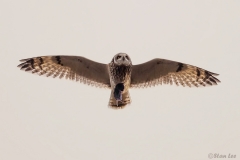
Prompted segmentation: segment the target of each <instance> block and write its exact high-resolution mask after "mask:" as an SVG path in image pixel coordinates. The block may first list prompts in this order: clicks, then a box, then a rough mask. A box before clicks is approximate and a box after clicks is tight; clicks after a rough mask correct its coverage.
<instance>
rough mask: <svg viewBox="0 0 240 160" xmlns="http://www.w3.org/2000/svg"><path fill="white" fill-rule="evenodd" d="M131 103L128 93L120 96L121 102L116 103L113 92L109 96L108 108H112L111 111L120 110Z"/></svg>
mask: <svg viewBox="0 0 240 160" xmlns="http://www.w3.org/2000/svg"><path fill="white" fill-rule="evenodd" d="M130 103H131V98H130V94H129V91H128V90H127V91H125V92H123V94H122V100H121V101H117V100H116V99H115V97H114V91H112V92H111V96H110V100H109V103H108V106H109V107H111V108H113V109H122V108H124V107H125V106H126V105H127V104H130Z"/></svg>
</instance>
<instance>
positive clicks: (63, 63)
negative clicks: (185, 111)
mask: <svg viewBox="0 0 240 160" xmlns="http://www.w3.org/2000/svg"><path fill="white" fill-rule="evenodd" d="M20 61H21V62H22V63H21V64H19V65H18V67H20V68H21V70H25V71H28V72H31V73H36V74H39V75H46V76H47V77H48V76H51V77H54V78H55V77H59V78H63V77H65V78H66V79H70V80H75V81H80V82H82V83H84V84H88V85H93V86H97V87H105V88H110V89H111V95H110V100H109V106H110V107H113V108H122V107H124V106H126V105H127V104H129V103H131V99H130V94H129V88H133V87H149V86H155V85H158V84H173V83H175V84H176V85H179V84H180V85H182V86H189V87H192V86H195V87H199V86H207V85H210V86H211V85H216V84H217V83H219V82H220V81H219V80H218V79H217V78H216V77H214V76H217V75H218V74H216V73H212V72H209V71H207V70H204V69H202V68H199V67H196V66H192V65H188V64H184V63H180V62H176V61H170V60H166V59H159V58H156V59H153V60H151V61H148V62H146V63H142V64H139V65H132V62H131V59H130V57H129V56H128V55H127V54H125V53H118V54H117V55H115V56H114V57H113V59H112V61H111V62H110V63H109V64H102V63H98V62H94V61H91V60H89V59H87V58H84V57H80V56H41V57H34V58H29V59H23V60H20ZM119 83H123V84H124V90H123V91H122V92H121V93H122V96H121V97H122V101H117V100H116V98H115V97H114V88H115V86H116V85H117V84H119Z"/></svg>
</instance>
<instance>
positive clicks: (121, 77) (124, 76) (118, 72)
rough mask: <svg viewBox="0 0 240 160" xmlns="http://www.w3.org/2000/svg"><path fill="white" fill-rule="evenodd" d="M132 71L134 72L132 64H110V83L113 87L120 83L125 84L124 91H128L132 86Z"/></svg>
mask: <svg viewBox="0 0 240 160" xmlns="http://www.w3.org/2000/svg"><path fill="white" fill-rule="evenodd" d="M131 73H132V66H124V65H121V66H117V65H114V64H111V63H110V64H109V77H110V84H111V88H112V89H113V88H115V86H116V85H117V84H119V83H123V84H124V87H125V89H124V91H127V90H128V88H129V87H130V83H131Z"/></svg>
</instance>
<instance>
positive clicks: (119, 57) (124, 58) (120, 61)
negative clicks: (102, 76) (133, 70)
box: [113, 53, 132, 66]
mask: <svg viewBox="0 0 240 160" xmlns="http://www.w3.org/2000/svg"><path fill="white" fill-rule="evenodd" d="M113 62H114V64H116V65H118V66H121V65H124V66H130V65H132V61H131V59H130V57H129V56H128V55H127V54H126V53H118V54H116V55H115V56H114V57H113Z"/></svg>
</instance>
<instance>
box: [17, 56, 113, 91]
mask: <svg viewBox="0 0 240 160" xmlns="http://www.w3.org/2000/svg"><path fill="white" fill-rule="evenodd" d="M20 61H21V62H23V63H21V64H19V65H18V67H20V68H21V70H24V71H29V72H31V73H37V74H39V75H46V76H47V77H48V76H51V77H54V78H55V77H59V78H63V77H65V78H66V79H70V80H75V81H80V82H83V83H85V84H89V85H94V86H97V87H110V80H109V75H108V68H107V65H106V64H101V63H97V62H94V61H91V60H89V59H86V58H84V57H79V56H42V57H34V58H29V59H23V60H20Z"/></svg>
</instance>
